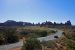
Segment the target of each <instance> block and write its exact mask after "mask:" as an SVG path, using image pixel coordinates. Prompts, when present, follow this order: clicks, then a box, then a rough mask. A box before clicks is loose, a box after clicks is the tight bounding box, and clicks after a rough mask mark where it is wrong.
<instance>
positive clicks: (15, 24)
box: [0, 20, 72, 27]
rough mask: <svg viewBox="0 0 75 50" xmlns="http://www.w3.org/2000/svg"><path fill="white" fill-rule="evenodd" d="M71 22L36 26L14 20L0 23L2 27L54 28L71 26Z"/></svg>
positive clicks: (48, 22)
mask: <svg viewBox="0 0 75 50" xmlns="http://www.w3.org/2000/svg"><path fill="white" fill-rule="evenodd" d="M71 25H72V24H71V22H70V20H69V21H67V22H65V23H56V22H54V23H52V22H50V21H46V22H42V23H38V24H34V23H30V22H16V21H14V20H7V21H6V22H4V23H0V26H49V27H54V26H71Z"/></svg>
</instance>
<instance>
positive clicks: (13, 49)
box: [10, 47, 21, 50]
mask: <svg viewBox="0 0 75 50" xmlns="http://www.w3.org/2000/svg"><path fill="white" fill-rule="evenodd" d="M10 50H21V47H16V48H12V49H10Z"/></svg>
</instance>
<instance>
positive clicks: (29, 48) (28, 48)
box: [22, 38, 42, 50]
mask: <svg viewBox="0 0 75 50" xmlns="http://www.w3.org/2000/svg"><path fill="white" fill-rule="evenodd" d="M41 49H42V47H41V45H40V41H38V40H37V39H35V38H30V39H28V40H27V41H26V43H24V44H23V47H22V50H41Z"/></svg>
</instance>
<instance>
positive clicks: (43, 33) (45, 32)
mask: <svg viewBox="0 0 75 50" xmlns="http://www.w3.org/2000/svg"><path fill="white" fill-rule="evenodd" d="M36 34H37V35H38V36H40V37H45V36H47V35H48V34H47V31H38V32H37V33H36Z"/></svg>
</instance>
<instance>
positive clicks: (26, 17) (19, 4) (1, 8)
mask: <svg viewBox="0 0 75 50" xmlns="http://www.w3.org/2000/svg"><path fill="white" fill-rule="evenodd" d="M6 20H15V21H25V22H35V23H37V22H43V21H46V20H47V21H52V22H54V21H56V22H65V21H67V20H71V22H72V24H75V0H0V22H4V21H6Z"/></svg>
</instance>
